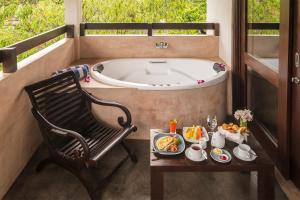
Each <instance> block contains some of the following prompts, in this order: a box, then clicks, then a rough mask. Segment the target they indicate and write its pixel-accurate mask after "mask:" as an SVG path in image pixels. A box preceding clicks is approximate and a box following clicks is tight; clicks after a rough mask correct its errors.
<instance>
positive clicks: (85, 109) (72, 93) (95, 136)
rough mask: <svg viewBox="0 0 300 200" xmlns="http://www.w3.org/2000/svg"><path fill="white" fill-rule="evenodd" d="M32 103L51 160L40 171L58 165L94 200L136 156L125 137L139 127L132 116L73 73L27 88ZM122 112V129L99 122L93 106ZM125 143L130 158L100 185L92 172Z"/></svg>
mask: <svg viewBox="0 0 300 200" xmlns="http://www.w3.org/2000/svg"><path fill="white" fill-rule="evenodd" d="M25 90H26V92H27V93H28V94H29V97H30V100H31V103H32V106H33V107H32V113H33V115H34V117H35V118H36V120H37V121H38V124H39V127H40V130H41V132H42V136H43V139H44V143H45V144H46V146H47V148H48V150H49V158H47V159H45V160H43V161H42V162H40V163H39V165H38V166H37V171H40V170H42V169H43V167H44V166H45V165H46V164H48V163H51V162H53V163H56V164H58V165H59V166H61V167H63V168H65V169H66V170H68V171H70V172H71V173H73V174H74V175H75V176H76V177H77V178H78V179H79V180H80V181H81V182H82V184H83V185H84V186H85V188H86V189H87V191H88V193H89V195H90V197H91V199H96V196H97V193H99V192H98V191H99V190H101V186H103V184H104V183H105V182H106V181H107V180H108V179H109V177H111V175H112V174H113V172H115V171H116V170H117V169H118V168H119V167H120V166H121V165H122V164H123V163H124V162H125V160H126V159H127V158H128V157H130V158H131V160H132V161H133V162H137V158H136V156H135V155H134V154H133V153H131V151H130V150H129V148H128V147H127V146H126V144H125V141H124V138H125V137H126V136H128V135H129V134H130V133H132V132H135V131H136V130H137V128H136V127H135V126H134V125H132V124H131V114H130V112H129V110H128V109H127V108H126V107H124V106H123V105H121V104H119V103H116V102H112V101H106V100H99V99H97V98H95V97H93V96H92V95H91V94H89V93H88V92H86V91H84V90H82V88H81V86H80V84H79V82H78V80H77V79H76V77H75V74H74V72H72V71H69V72H65V73H63V74H60V75H57V76H54V77H52V78H49V79H47V80H43V81H40V82H38V83H35V84H32V85H29V86H26V87H25ZM92 103H94V104H98V105H101V106H112V107H116V108H119V109H121V111H123V112H124V116H125V117H126V119H125V120H124V116H121V117H118V123H119V125H120V127H115V126H112V125H110V124H108V123H106V122H104V121H101V120H97V119H96V118H95V117H94V115H93V114H92V112H91V104H92ZM117 144H121V146H122V147H123V148H124V149H125V150H126V152H127V155H128V156H126V157H125V158H124V159H123V160H122V161H121V162H120V163H119V164H118V165H117V166H116V168H115V169H114V170H112V172H111V173H110V174H109V175H108V176H107V178H106V179H104V180H102V181H101V182H98V181H97V180H96V179H95V177H93V175H92V174H91V173H89V172H90V171H91V168H96V167H97V163H98V161H99V160H100V159H101V158H102V157H103V156H104V155H105V154H106V153H107V152H108V151H109V150H110V149H112V148H113V147H114V146H115V145H117Z"/></svg>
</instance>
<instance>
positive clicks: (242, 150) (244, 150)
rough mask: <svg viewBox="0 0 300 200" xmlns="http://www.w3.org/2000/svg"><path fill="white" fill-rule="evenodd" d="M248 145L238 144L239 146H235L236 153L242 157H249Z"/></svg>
mask: <svg viewBox="0 0 300 200" xmlns="http://www.w3.org/2000/svg"><path fill="white" fill-rule="evenodd" d="M250 150H251V148H250V146H249V145H247V144H239V146H238V147H237V154H238V155H239V156H240V157H242V158H250V157H251V154H250Z"/></svg>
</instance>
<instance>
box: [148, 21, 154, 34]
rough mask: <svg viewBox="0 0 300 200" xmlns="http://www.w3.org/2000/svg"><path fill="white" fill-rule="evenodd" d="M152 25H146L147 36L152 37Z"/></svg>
mask: <svg viewBox="0 0 300 200" xmlns="http://www.w3.org/2000/svg"><path fill="white" fill-rule="evenodd" d="M152 35H153V33H152V24H148V36H152Z"/></svg>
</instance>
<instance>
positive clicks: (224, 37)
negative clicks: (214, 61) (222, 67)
mask: <svg viewBox="0 0 300 200" xmlns="http://www.w3.org/2000/svg"><path fill="white" fill-rule="evenodd" d="M207 22H213V23H215V22H217V23H219V24H220V43H219V55H220V58H222V59H223V60H224V61H225V62H226V64H227V65H229V66H231V65H232V0H207Z"/></svg>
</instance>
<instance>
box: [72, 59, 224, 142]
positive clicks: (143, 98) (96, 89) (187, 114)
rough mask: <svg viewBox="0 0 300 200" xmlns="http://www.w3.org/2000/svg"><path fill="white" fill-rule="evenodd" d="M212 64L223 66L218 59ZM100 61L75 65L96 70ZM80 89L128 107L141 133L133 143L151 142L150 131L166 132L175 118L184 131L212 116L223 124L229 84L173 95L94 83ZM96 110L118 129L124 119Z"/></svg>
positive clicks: (110, 111) (109, 110) (112, 112)
mask: <svg viewBox="0 0 300 200" xmlns="http://www.w3.org/2000/svg"><path fill="white" fill-rule="evenodd" d="M105 60H106V59H105ZM211 60H212V61H215V62H223V61H222V60H221V59H219V58H215V59H211ZM101 61H103V60H102V59H83V60H80V61H77V62H76V64H81V63H88V64H89V65H90V66H93V65H94V64H95V63H98V62H101ZM81 85H82V87H83V88H84V89H86V90H87V91H88V92H90V93H92V94H93V95H94V96H96V97H98V98H100V99H108V100H109V99H110V100H114V101H117V102H120V103H122V104H123V105H125V106H126V107H128V109H129V110H130V111H131V114H132V119H133V123H134V124H135V125H136V126H137V127H138V131H137V132H136V133H133V134H132V135H131V136H130V138H134V139H149V129H150V128H167V127H168V120H169V119H172V118H176V119H177V120H178V127H183V126H191V125H193V124H195V123H198V124H202V125H205V124H206V116H207V115H209V114H210V115H216V116H217V118H218V120H220V121H223V120H224V119H225V117H226V114H227V80H225V81H223V82H221V83H219V84H216V85H213V86H209V87H204V88H197V89H187V90H173V91H168V90H162V91H151V90H139V89H135V88H124V87H116V86H110V85H107V84H103V83H101V82H97V81H95V80H93V79H92V80H91V82H90V83H85V82H84V81H81ZM93 110H94V113H95V115H96V116H98V117H99V118H101V119H102V120H105V121H109V122H114V123H115V125H117V121H116V119H117V116H119V115H122V113H121V112H120V111H119V110H118V109H114V108H108V107H101V106H97V105H95V106H93Z"/></svg>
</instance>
